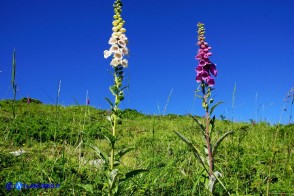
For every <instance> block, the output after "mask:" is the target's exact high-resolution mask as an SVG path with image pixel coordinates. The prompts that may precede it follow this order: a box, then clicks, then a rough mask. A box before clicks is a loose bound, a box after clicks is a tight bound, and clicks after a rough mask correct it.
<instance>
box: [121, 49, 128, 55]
mask: <svg viewBox="0 0 294 196" xmlns="http://www.w3.org/2000/svg"><path fill="white" fill-rule="evenodd" d="M122 53H123V54H124V55H127V54H129V49H128V48H127V47H124V48H122Z"/></svg>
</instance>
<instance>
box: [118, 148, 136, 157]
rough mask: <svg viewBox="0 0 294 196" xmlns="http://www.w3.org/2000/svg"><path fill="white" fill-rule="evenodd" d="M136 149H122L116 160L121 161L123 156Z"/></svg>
mask: <svg viewBox="0 0 294 196" xmlns="http://www.w3.org/2000/svg"><path fill="white" fill-rule="evenodd" d="M134 149H135V148H125V149H122V150H120V151H118V152H117V153H116V155H115V157H116V160H119V159H120V158H121V157H122V156H124V155H125V154H127V153H128V152H130V151H132V150H134Z"/></svg>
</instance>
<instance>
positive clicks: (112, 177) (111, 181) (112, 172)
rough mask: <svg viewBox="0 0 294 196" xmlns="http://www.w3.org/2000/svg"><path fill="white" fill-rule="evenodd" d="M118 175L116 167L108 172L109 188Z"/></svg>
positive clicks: (110, 188) (111, 187)
mask: <svg viewBox="0 0 294 196" xmlns="http://www.w3.org/2000/svg"><path fill="white" fill-rule="evenodd" d="M117 177H118V170H117V169H113V170H112V171H111V172H110V173H109V183H108V184H109V190H112V189H113V185H114V184H115V182H116V180H117Z"/></svg>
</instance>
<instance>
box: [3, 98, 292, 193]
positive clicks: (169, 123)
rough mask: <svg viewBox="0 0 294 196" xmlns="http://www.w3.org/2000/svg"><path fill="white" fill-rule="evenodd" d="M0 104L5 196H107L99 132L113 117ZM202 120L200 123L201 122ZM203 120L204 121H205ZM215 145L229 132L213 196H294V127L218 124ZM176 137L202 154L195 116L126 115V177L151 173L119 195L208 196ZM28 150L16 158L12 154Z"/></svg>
mask: <svg viewBox="0 0 294 196" xmlns="http://www.w3.org/2000/svg"><path fill="white" fill-rule="evenodd" d="M12 104H13V102H12V101H11V100H2V101H0V134H1V137H0V182H1V183H0V195H18V194H23V195H103V194H104V192H103V190H102V188H103V184H104V183H105V182H106V181H105V180H106V179H105V177H104V175H103V172H104V169H105V167H104V164H103V161H102V159H100V158H99V156H101V154H100V151H98V149H100V150H101V151H103V152H106V153H107V154H108V152H109V150H110V149H109V145H108V144H107V140H106V139H105V138H104V137H103V134H102V132H104V131H107V130H109V129H110V128H111V127H110V125H109V122H108V121H107V118H106V117H107V115H108V114H109V113H108V111H104V110H97V109H95V108H92V107H90V106H69V107H63V106H56V105H44V104H42V103H41V102H39V101H37V100H32V101H31V103H30V104H28V103H27V100H26V99H22V100H19V101H16V103H14V104H15V109H16V112H15V118H14V117H13V114H12ZM199 119H200V118H199ZM200 120H201V119H200ZM215 130H216V131H215V132H214V133H213V137H214V138H217V137H218V136H221V135H222V134H223V133H225V132H226V131H228V130H234V131H235V132H234V134H233V135H230V136H229V137H227V138H226V139H225V140H224V142H223V143H222V144H221V146H220V147H219V153H218V155H217V156H216V160H215V165H216V167H217V169H218V171H220V172H221V173H222V174H223V177H222V178H221V180H222V183H223V184H224V186H225V187H226V189H227V191H226V190H225V189H224V188H223V187H222V186H221V184H220V183H218V184H217V186H216V191H215V192H216V195H227V194H228V193H227V192H229V193H230V194H231V195H265V194H266V192H267V191H268V192H269V193H270V194H271V195H291V193H294V174H293V167H294V157H293V152H294V125H293V124H292V125H276V126H270V125H268V124H267V123H257V124H254V125H253V124H248V123H232V122H229V121H217V122H216V129H215ZM174 131H179V132H181V133H182V134H183V135H185V136H186V137H187V138H188V139H189V140H191V141H193V143H194V144H195V145H196V146H197V145H199V146H200V143H201V141H202V137H201V133H200V129H199V127H197V125H196V124H195V122H194V121H193V119H192V118H191V117H190V116H179V115H171V114H170V115H165V116H154V115H144V114H141V113H138V112H137V111H135V110H125V111H123V121H122V124H121V125H120V126H119V128H118V132H119V141H118V142H117V148H118V149H123V148H125V147H133V148H134V149H133V150H132V151H131V152H129V153H128V154H126V156H124V157H123V160H121V161H122V164H121V165H120V166H119V167H120V170H122V171H129V170H131V169H134V168H142V169H148V170H149V171H148V172H144V173H141V174H139V175H138V176H136V177H134V178H132V179H131V180H128V181H125V182H123V183H122V184H121V186H120V192H119V195H207V194H208V193H207V192H206V191H205V188H204V186H203V178H202V176H203V175H204V173H203V172H204V171H203V168H202V166H201V165H200V164H199V163H198V161H197V160H196V158H195V157H194V155H193V153H192V152H190V150H189V148H188V147H187V145H186V144H185V143H184V142H183V141H182V140H180V139H179V137H178V136H177V135H176V134H175V132H174ZM200 147H201V146H200ZM19 150H23V151H24V153H23V154H21V155H19V156H14V155H13V154H12V153H10V152H15V151H19ZM9 182H12V183H13V184H15V183H16V182H22V183H26V184H32V183H52V184H59V185H60V187H59V188H47V189H44V188H30V189H22V190H21V191H19V190H15V189H12V190H10V191H8V190H7V187H6V184H7V183H9Z"/></svg>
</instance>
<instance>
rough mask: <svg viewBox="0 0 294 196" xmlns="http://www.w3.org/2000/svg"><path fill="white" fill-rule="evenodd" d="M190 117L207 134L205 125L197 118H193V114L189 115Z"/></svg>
mask: <svg viewBox="0 0 294 196" xmlns="http://www.w3.org/2000/svg"><path fill="white" fill-rule="evenodd" d="M189 116H191V117H192V118H193V120H194V121H195V122H196V123H197V125H198V126H199V127H200V128H201V129H202V131H203V133H205V127H204V126H203V124H201V122H200V121H199V120H198V119H197V118H196V117H194V116H192V115H191V114H189Z"/></svg>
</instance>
